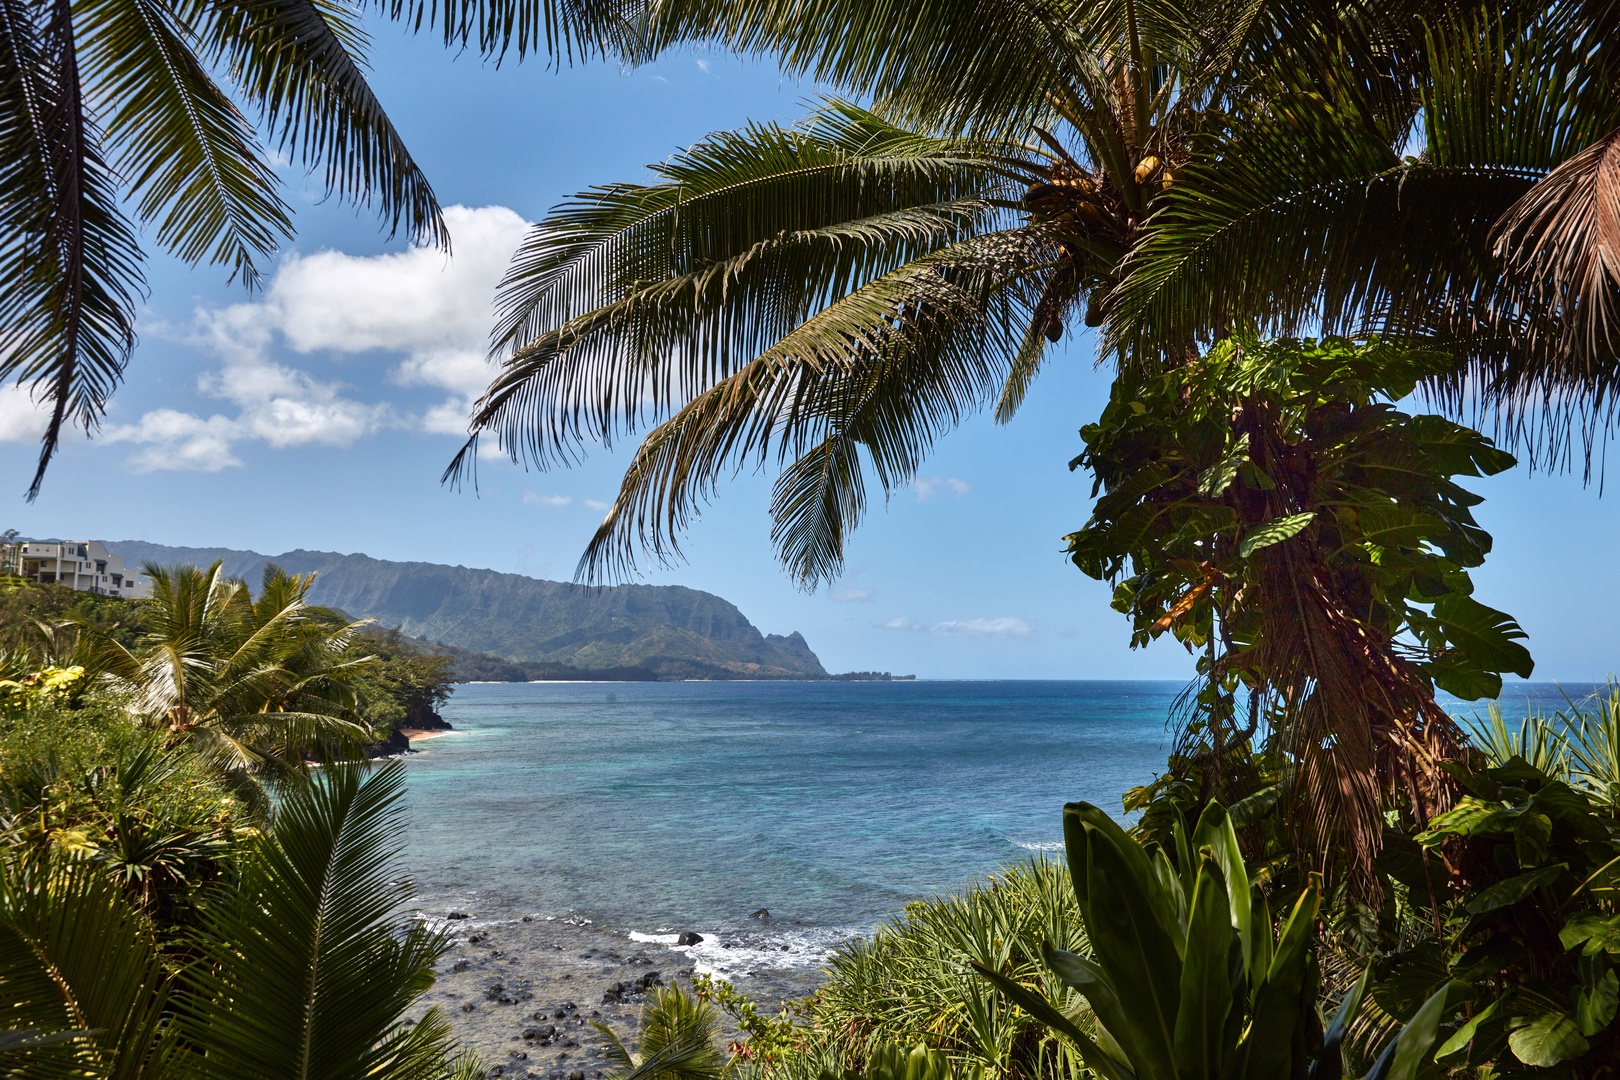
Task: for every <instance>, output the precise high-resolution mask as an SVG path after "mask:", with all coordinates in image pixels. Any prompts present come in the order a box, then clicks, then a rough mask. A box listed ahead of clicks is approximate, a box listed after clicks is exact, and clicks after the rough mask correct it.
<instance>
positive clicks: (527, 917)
mask: <svg viewBox="0 0 1620 1080" xmlns="http://www.w3.org/2000/svg"><path fill="white" fill-rule="evenodd" d="M523 921H524V922H534V916H533V915H525V916H523Z"/></svg>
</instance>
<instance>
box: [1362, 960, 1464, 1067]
mask: <svg viewBox="0 0 1620 1080" xmlns="http://www.w3.org/2000/svg"><path fill="white" fill-rule="evenodd" d="M1473 998H1474V989H1473V987H1471V986H1469V985H1468V984H1467V983H1464V982H1457V981H1455V980H1453V981H1452V982H1448V983H1447V984H1446V985H1444V986H1442V987H1441V988H1440V989H1438V990H1436V991H1435V992H1434V993H1433V994H1432V995H1430V997H1429V1000H1427V1001H1425V1002H1424V1003H1423V1006H1422V1007H1421V1008H1420V1009H1418V1011H1417V1015H1415V1016H1413V1017H1412V1019H1411V1020H1409V1021H1407V1023H1406V1025H1405V1026H1404V1027H1402V1028H1401V1032H1400V1034H1399V1035H1397V1036H1396V1037H1395V1046H1394V1049H1395V1056H1394V1058H1393V1059H1392V1060H1391V1062H1390V1067H1389V1072H1388V1073H1387V1074H1386V1075H1385V1077H1384V1080H1414V1078H1415V1077H1416V1076H1417V1074H1418V1069H1419V1068H1420V1067H1421V1066H1422V1065H1423V1063H1424V1060H1425V1059H1426V1058H1428V1056H1429V1050H1430V1048H1431V1047H1433V1046H1434V1043H1435V1040H1436V1039H1438V1038H1439V1037H1440V1025H1441V1024H1442V1023H1443V1022H1444V1021H1445V1020H1446V1018H1447V1017H1449V1016H1450V1015H1451V1014H1452V1013H1453V1012H1455V1011H1456V1009H1457V1007H1458V1006H1459V1005H1461V1004H1462V1003H1463V1002H1465V1001H1472V1000H1473Z"/></svg>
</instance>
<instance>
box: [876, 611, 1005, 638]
mask: <svg viewBox="0 0 1620 1080" xmlns="http://www.w3.org/2000/svg"><path fill="white" fill-rule="evenodd" d="M883 628H884V629H885V630H911V631H915V632H917V633H929V634H940V635H942V636H945V637H999V638H1012V637H1015V638H1026V637H1029V636H1030V634H1032V633H1033V632H1034V628H1033V627H1031V626H1030V624H1029V620H1027V619H1019V618H1015V617H1013V616H1010V615H1009V616H1002V617H1001V618H997V619H948V620H946V621H945V622H937V623H934V624H933V625H931V626H925V625H924V624H922V623H920V622H917V621H915V620H914V619H912V618H910V617H908V616H905V615H901V616H899V617H897V618H893V619H890V620H889V621H888V622H886V623H884V624H883Z"/></svg>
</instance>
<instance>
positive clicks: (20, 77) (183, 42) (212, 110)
mask: <svg viewBox="0 0 1620 1080" xmlns="http://www.w3.org/2000/svg"><path fill="white" fill-rule="evenodd" d="M368 9H369V10H372V11H374V12H375V13H376V14H379V15H381V16H383V17H384V18H390V19H394V20H397V21H399V22H402V23H404V24H406V25H408V26H412V27H414V28H417V29H420V28H422V27H424V26H430V27H435V28H437V29H439V30H440V31H442V33H443V36H444V41H445V44H446V45H447V46H450V47H453V48H467V47H472V48H475V49H479V50H481V51H482V52H483V53H484V54H485V55H486V56H492V57H499V56H501V55H504V54H505V53H506V52H507V51H508V50H509V49H510V50H513V51H515V52H516V53H517V54H518V55H522V54H524V53H527V52H531V51H534V52H544V53H546V54H549V55H550V56H552V57H555V58H558V59H561V58H564V57H572V56H574V55H576V54H580V55H587V54H591V53H599V52H601V51H603V50H604V49H607V48H611V47H612V45H611V42H612V41H614V40H615V39H616V37H617V32H616V29H615V28H616V26H617V25H618V23H617V18H616V16H615V12H616V10H617V9H616V7H615V5H612V4H608V3H592V2H589V0H576V2H563V3H550V2H547V3H527V2H523V0H461V2H459V3H449V4H443V5H441V4H437V3H428V2H421V0H384V2H380V3H377V4H360V3H355V4H341V3H340V4H328V3H316V2H313V0H275V2H273V3H271V4H267V5H260V6H253V7H240V6H239V7H232V8H223V7H218V6H214V5H209V4H202V3H195V2H191V0H177V2H165V0H95V2H92V3H88V4H70V3H68V2H67V0H49V2H45V3H34V4H27V3H16V2H12V3H8V4H7V5H5V7H4V8H3V9H0V190H3V191H4V192H5V197H4V199H0V223H3V229H0V232H3V235H4V240H3V241H0V280H3V281H4V283H5V288H4V290H3V291H0V296H3V299H0V376H3V377H5V378H6V379H9V380H15V381H16V382H18V383H21V384H24V385H27V386H29V387H30V388H31V389H32V392H33V395H34V397H35V399H36V400H37V401H38V402H40V403H41V404H42V405H43V406H44V407H45V408H47V409H48V410H49V413H50V418H49V422H48V425H47V428H46V431H45V436H44V440H43V442H44V445H43V448H42V450H41V453H40V458H39V467H38V469H37V470H36V472H35V474H34V479H33V483H32V485H31V487H30V488H29V497H30V498H32V497H33V496H34V495H35V494H37V493H38V491H39V488H40V484H41V482H42V481H43V479H44V474H45V468H46V466H47V465H48V464H49V463H50V459H51V457H52V455H53V454H54V453H55V451H56V448H57V446H58V444H59V442H60V439H61V436H62V431H63V428H64V427H65V426H69V425H77V426H80V427H82V428H84V429H85V430H86V431H87V432H88V431H92V430H94V429H95V427H96V426H97V425H98V424H99V422H100V419H101V416H102V413H103V411H104V410H105V408H106V403H107V400H108V398H109V397H110V396H111V394H112V392H113V390H114V388H115V387H116V386H117V384H118V382H119V380H120V378H121V377H122V375H123V370H124V366H125V363H126V361H127V360H128V357H129V353H130V350H131V349H132V348H133V347H134V344H135V315H136V304H137V302H138V301H139V299H140V298H141V295H142V293H143V292H144V287H145V283H144V279H143V276H142V272H141V264H142V261H143V259H144V252H143V250H142V245H141V240H140V239H139V237H138V234H139V233H142V232H144V233H145V234H146V236H147V237H148V238H149V242H150V243H152V244H155V245H156V246H157V247H158V248H159V249H161V250H162V251H164V252H166V253H168V254H171V255H174V256H176V257H178V258H180V259H182V260H184V261H185V262H187V263H191V264H193V265H196V264H200V263H203V262H207V263H209V264H212V265H216V266H221V267H224V268H226V269H227V270H228V271H229V273H230V276H231V277H232V278H240V279H242V280H243V281H244V282H246V283H247V284H248V285H249V286H252V285H254V284H256V283H257V281H258V278H259V274H260V271H261V269H262V268H263V267H264V265H265V264H266V263H267V262H268V261H269V259H270V258H271V256H272V255H273V254H274V253H275V252H276V251H277V249H278V248H279V246H280V245H281V243H282V242H283V241H285V240H287V239H288V238H289V237H291V235H292V231H293V222H292V217H293V215H292V210H291V208H290V207H289V206H288V205H287V204H286V203H285V202H284V201H283V200H282V198H281V194H280V189H281V183H280V180H279V178H278V177H277V175H276V172H275V169H274V168H273V166H272V155H273V154H274V153H281V154H285V155H286V156H287V157H289V158H290V159H291V160H292V161H293V162H294V163H296V164H297V165H299V166H301V167H302V168H303V169H304V170H306V171H308V172H309V173H312V174H314V176H315V177H316V179H315V183H316V184H318V185H324V187H325V189H326V193H327V194H328V195H330V196H335V197H337V198H340V199H343V200H346V201H349V202H351V203H354V204H356V205H358V206H363V207H366V208H368V209H373V210H375V211H376V213H377V215H378V217H379V219H380V220H381V223H382V224H383V226H384V227H385V228H386V229H387V230H388V231H389V232H390V233H391V234H392V233H397V232H401V231H402V232H404V233H405V234H406V235H407V236H409V237H410V238H411V239H413V240H417V241H422V242H427V243H432V244H436V245H439V246H441V247H445V248H448V246H449V236H448V235H447V233H446V231H445V226H444V220H443V216H442V214H441V213H440V207H439V203H438V200H437V198H436V197H435V195H434V193H433V189H432V187H431V185H430V184H429V182H428V179H427V177H426V176H424V175H423V173H422V171H421V169H420V168H419V167H418V166H417V164H416V162H415V160H414V159H413V158H412V156H411V153H410V150H409V149H408V148H407V147H406V145H405V140H404V138H403V136H402V135H401V133H400V132H399V130H398V129H397V128H396V127H395V126H394V124H393V121H392V120H390V119H389V117H388V114H387V113H386V112H385V111H384V109H383V106H382V103H381V102H380V101H379V100H378V99H377V97H376V95H375V94H374V93H373V91H372V89H371V87H370V86H369V85H368V84H367V82H366V63H367V60H366V54H367V48H368V44H369V42H368V38H367V34H366V31H365V28H364V25H363V15H364V12H365V11H366V10H368ZM254 117H256V118H257V120H258V122H257V123H255V120H254V119H253V118H254Z"/></svg>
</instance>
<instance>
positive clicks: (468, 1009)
mask: <svg viewBox="0 0 1620 1080" xmlns="http://www.w3.org/2000/svg"><path fill="white" fill-rule="evenodd" d="M476 1008H478V1006H476V1005H474V1004H473V1003H472V1002H470V1001H469V1002H467V1004H465V1005H463V1006H462V1007H461V1011H462V1012H472V1011H473V1010H474V1009H476Z"/></svg>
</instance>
